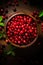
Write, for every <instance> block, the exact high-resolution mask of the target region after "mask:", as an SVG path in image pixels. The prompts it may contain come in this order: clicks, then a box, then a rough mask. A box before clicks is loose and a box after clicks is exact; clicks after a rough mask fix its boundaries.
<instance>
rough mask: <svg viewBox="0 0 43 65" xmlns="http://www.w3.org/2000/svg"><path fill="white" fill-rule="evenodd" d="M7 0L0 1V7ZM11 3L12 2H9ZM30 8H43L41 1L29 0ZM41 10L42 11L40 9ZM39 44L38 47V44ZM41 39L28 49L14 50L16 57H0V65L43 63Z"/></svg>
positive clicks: (42, 43) (42, 42)
mask: <svg viewBox="0 0 43 65" xmlns="http://www.w3.org/2000/svg"><path fill="white" fill-rule="evenodd" d="M8 1H9V0H0V5H3V4H5V3H7V2H8ZM11 1H12V0H11ZM29 3H30V5H31V6H33V7H34V6H36V7H39V9H40V8H43V1H42V0H29ZM42 10H43V9H42ZM38 43H40V45H39V44H38ZM42 52H43V37H41V36H39V37H38V40H37V41H36V42H35V44H33V45H32V46H30V47H29V48H25V49H20V48H16V50H15V53H16V56H15V57H13V56H3V54H1V55H0V65H10V64H11V65H17V64H18V65H24V64H26V65H29V64H34V65H35V64H38V65H39V64H40V63H42V62H43V60H42V58H43V53H42Z"/></svg>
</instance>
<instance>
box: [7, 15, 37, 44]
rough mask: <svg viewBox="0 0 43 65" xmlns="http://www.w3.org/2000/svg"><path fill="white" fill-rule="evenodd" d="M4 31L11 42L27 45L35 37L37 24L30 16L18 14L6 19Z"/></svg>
mask: <svg viewBox="0 0 43 65" xmlns="http://www.w3.org/2000/svg"><path fill="white" fill-rule="evenodd" d="M6 33H7V36H8V38H9V40H10V41H11V42H12V43H13V44H17V45H28V44H30V43H31V42H32V41H33V40H34V39H35V38H36V37H37V25H36V22H35V21H34V20H33V19H32V18H31V17H30V16H28V15H25V14H18V15H15V16H13V17H12V18H11V19H10V20H9V21H8V23H7V25H6Z"/></svg>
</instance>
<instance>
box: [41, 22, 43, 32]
mask: <svg viewBox="0 0 43 65" xmlns="http://www.w3.org/2000/svg"><path fill="white" fill-rule="evenodd" d="M41 30H42V32H43V22H42V23H41Z"/></svg>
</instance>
